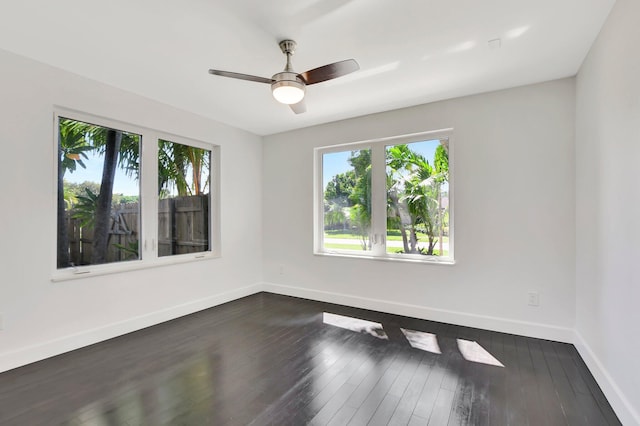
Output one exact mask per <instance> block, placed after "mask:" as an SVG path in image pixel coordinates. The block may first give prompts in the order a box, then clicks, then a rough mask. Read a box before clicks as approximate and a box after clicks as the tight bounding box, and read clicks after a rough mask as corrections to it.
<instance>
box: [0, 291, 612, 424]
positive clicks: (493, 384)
mask: <svg viewBox="0 0 640 426" xmlns="http://www.w3.org/2000/svg"><path fill="white" fill-rule="evenodd" d="M324 313H327V314H330V315H325V314H324ZM353 318H357V319H362V320H367V321H371V322H373V323H378V324H379V325H376V324H366V323H359V322H358V321H355V320H353ZM352 329H354V330H356V331H353V330H352ZM412 345H413V346H416V347H417V348H414V347H412ZM438 352H439V353H438ZM0 424H1V425H20V426H35V425H69V426H70V425H125V426H127V425H129V426H134V425H248V424H251V425H305V424H314V425H316V424H317V425H366V424H370V425H386V424H391V425H407V424H409V425H436V426H440V425H518V426H520V425H531V426H538V425H580V426H583V425H616V424H620V422H619V421H618V419H617V417H616V415H615V414H614V412H613V410H612V409H611V407H610V405H609V404H608V402H607V400H606V399H605V397H604V395H603V394H602V392H601V391H600V388H599V387H598V385H597V384H596V382H595V381H594V379H593V377H592V376H591V374H590V373H589V371H588V370H587V368H586V366H585V364H584V362H583V361H582V359H581V358H580V356H579V355H578V353H577V352H576V350H575V348H574V347H573V346H572V345H568V344H563V343H556V342H550V341H545V340H538V339H531V338H526V337H520V336H514V335H509V334H502V333H495V332H489V331H484V330H479V329H473V328H466V327H458V326H453V325H449V324H442V323H436V322H430V321H424V320H418V319H413V318H406V317H400V316H395V315H388V314H382V313H379V312H371V311H366V310H361V309H355V308H349V307H345V306H338V305H331V304H327V303H320V302H313V301H308V300H302V299H296V298H290V297H284V296H277V295H273V294H268V293H261V294H257V295H254V296H250V297H247V298H244V299H241V300H237V301H234V302H231V303H227V304H225V305H221V306H218V307H215V308H212V309H208V310H206V311H202V312H199V313H196V314H193V315H190V316H187V317H183V318H180V319H177V320H174V321H171V322H167V323H164V324H160V325H157V326H154V327H151V328H148V329H145V330H142V331H138V332H136V333H131V334H128V335H126V336H122V337H119V338H116V339H112V340H109V341H106V342H103V343H99V344H96V345H93V346H90V347H87V348H83V349H80V350H77V351H73V352H70V353H67V354H64V355H61V356H57V357H55V358H51V359H48V360H45V361H41V362H38V363H34V364H31V365H28V366H25V367H22V368H18V369H15V370H12V371H9V372H6V373H3V374H0Z"/></svg>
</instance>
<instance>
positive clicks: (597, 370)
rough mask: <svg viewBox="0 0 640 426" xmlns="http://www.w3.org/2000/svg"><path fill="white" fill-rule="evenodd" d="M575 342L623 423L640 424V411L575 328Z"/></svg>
mask: <svg viewBox="0 0 640 426" xmlns="http://www.w3.org/2000/svg"><path fill="white" fill-rule="evenodd" d="M573 344H574V346H575V347H576V349H577V350H578V353H579V354H580V356H581V357H582V359H583V360H584V362H585V364H587V367H588V368H589V371H590V372H591V374H592V375H593V377H594V378H595V379H596V382H597V383H598V385H599V386H600V388H601V389H602V392H603V393H604V395H605V397H606V398H607V401H608V402H609V404H611V407H612V408H613V410H614V411H615V413H616V415H617V416H618V419H619V420H620V421H621V422H622V424H624V425H634V424H635V425H640V413H638V412H637V411H636V410H635V408H634V407H633V405H632V404H631V403H630V402H629V400H628V399H627V397H626V396H625V394H624V393H623V392H622V391H621V390H620V388H619V387H618V385H617V384H616V382H615V380H613V378H612V377H611V375H610V374H609V372H608V371H607V369H606V368H605V367H604V365H603V364H602V363H601V362H600V360H599V359H598V357H597V356H596V354H595V353H594V352H593V350H591V347H590V346H589V345H588V344H587V342H586V340H585V339H584V337H582V334H580V332H579V331H577V330H574V338H573Z"/></svg>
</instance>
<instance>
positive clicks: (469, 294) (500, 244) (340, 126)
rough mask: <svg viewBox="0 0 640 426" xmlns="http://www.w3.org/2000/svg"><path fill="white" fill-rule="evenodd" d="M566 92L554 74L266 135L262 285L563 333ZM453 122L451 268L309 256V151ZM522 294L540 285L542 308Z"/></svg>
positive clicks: (568, 145)
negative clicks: (539, 79) (551, 78)
mask: <svg viewBox="0 0 640 426" xmlns="http://www.w3.org/2000/svg"><path fill="white" fill-rule="evenodd" d="M574 95H575V94H574V80H573V79H563V80H558V81H553V82H548V83H544V84H537V85H532V86H526V87H520V88H516V89H510V90H504V91H499V92H492V93H487V94H482V95H477V96H470V97H465V98H459V99H454V100H449V101H444V102H438V103H433V104H428V105H421V106H417V107H413V108H407V109H402V110H396V111H391V112H386V113H381V114H375V115H370V116H365V117H360V118H355V119H351V120H346V121H341V122H336V123H330V124H326V125H321V126H317V127H312V128H306V129H302V130H297V131H292V132H288V133H283V134H277V135H272V136H269V137H266V138H265V145H264V148H263V155H264V162H263V167H264V175H263V177H264V181H263V212H264V214H263V217H264V218H263V220H264V222H263V236H264V237H263V255H264V273H263V276H264V280H265V282H266V288H267V289H268V290H271V291H274V292H279V293H284V294H291V295H298V296H304V297H310V298H315V299H320V300H326V301H332V302H337V303H342V304H349V305H353V306H360V307H366V308H372V309H379V310H383V311H387V312H393V313H400V314H405V315H412V316H417V317H423V318H429V319H434V320H440V321H447V322H452V323H458V324H465V325H470V326H476V327H482V328H489V329H495V330H501V331H507V332H513V333H520V334H525V335H530V336H538V337H546V338H551V339H556V340H563V341H570V340H571V339H572V329H573V327H574V318H575V270H574V260H575V245H574V244H575V226H574V217H575V216H574V214H575V209H574V201H575V196H574V194H575V192H574V191H575V185H574V178H575V176H574V173H575V169H574V130H575V129H574V118H575V117H574V113H575V104H574V100H575V96H574ZM449 127H452V128H454V137H455V139H454V141H453V144H454V145H453V150H454V155H455V158H454V161H455V176H454V179H455V195H454V197H455V238H456V239H455V248H456V262H457V263H456V265H454V266H444V265H423V264H413V263H399V262H388V261H380V260H365V259H347V258H337V257H328V256H314V255H313V240H312V239H313V229H312V220H313V214H312V208H313V194H312V188H313V182H312V180H313V148H314V147H319V146H324V145H333V144H339V143H346V142H355V141H361V140H367V139H374V138H381V137H387V136H394V135H401V134H408V133H414V132H420V131H427V130H437V129H443V128H449ZM281 270H282V272H283V273H282V274H280V271H281ZM528 291H538V292H540V307H538V308H534V307H530V306H527V292H528Z"/></svg>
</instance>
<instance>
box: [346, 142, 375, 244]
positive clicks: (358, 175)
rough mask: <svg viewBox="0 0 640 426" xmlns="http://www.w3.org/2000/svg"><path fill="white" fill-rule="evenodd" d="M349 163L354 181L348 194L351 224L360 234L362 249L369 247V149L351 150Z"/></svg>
mask: <svg viewBox="0 0 640 426" xmlns="http://www.w3.org/2000/svg"><path fill="white" fill-rule="evenodd" d="M349 164H351V166H353V171H354V175H355V182H356V183H355V185H354V187H353V190H352V191H351V194H350V195H349V202H350V203H351V205H352V207H351V210H350V218H351V224H352V225H354V226H355V228H356V230H357V231H358V234H359V235H360V243H361V245H362V249H363V250H367V249H371V236H370V234H371V151H370V150H368V149H367V150H365V149H363V150H360V151H352V152H351V157H349Z"/></svg>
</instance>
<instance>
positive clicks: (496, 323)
mask: <svg viewBox="0 0 640 426" xmlns="http://www.w3.org/2000/svg"><path fill="white" fill-rule="evenodd" d="M263 289H264V291H267V292H270V293H276V294H282V295H286V296H295V297H301V298H304V299H311V300H317V301H321V302H328V303H336V304H339V305H348V306H353V307H355V308H363V309H370V310H373V311H380V312H386V313H390V314H396V315H403V316H407V317H413V318H420V319H426V320H431V321H437V322H444V323H448V324H456V325H461V326H466V327H474V328H482V329H484V330H492V331H499V332H502V333H510V334H517V335H520V336H528V337H536V338H539V339H547V340H554V341H556V342H565V343H573V336H574V334H573V329H571V328H565V327H557V326H553V325H547V324H539V323H533V322H526V321H518V320H512V319H508V318H500V317H492V316H488V315H476V314H469V313H466V312H458V311H449V310H445V309H438V308H430V307H427V306H418V305H410V304H406V303H398V302H390V301H387V300H380V299H371V298H367V297H361V296H353V295H348V294H342V293H333V292H326V291H320V290H311V289H306V288H300V287H292V286H285V285H280V284H274V283H263Z"/></svg>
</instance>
